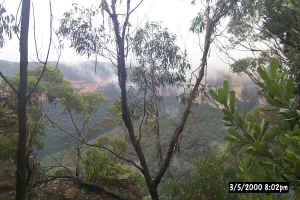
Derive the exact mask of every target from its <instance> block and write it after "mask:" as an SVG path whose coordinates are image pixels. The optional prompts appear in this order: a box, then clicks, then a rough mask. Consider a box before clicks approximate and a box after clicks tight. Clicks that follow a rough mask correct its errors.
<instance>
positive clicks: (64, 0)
mask: <svg viewBox="0 0 300 200" xmlns="http://www.w3.org/2000/svg"><path fill="white" fill-rule="evenodd" d="M0 1H2V2H4V6H5V7H6V9H7V11H8V13H12V14H15V13H16V12H17V9H18V5H19V2H20V0H4V1H3V0H0ZM32 2H33V4H34V8H35V16H36V24H37V27H36V33H37V41H38V50H39V51H40V52H41V55H42V56H41V58H45V54H46V50H47V45H48V41H49V3H48V2H49V1H48V0H32ZM73 2H77V3H78V4H82V3H84V6H86V7H87V6H90V5H96V4H95V3H96V2H99V0H98V1H97V0H84V1H83V0H81V1H80V0H52V10H53V16H54V30H55V29H57V27H58V24H59V19H60V18H61V17H62V14H63V13H64V12H65V11H68V10H70V9H71V7H72V3H73ZM137 2H138V1H137V0H133V1H132V3H133V4H135V3H137ZM200 6H201V5H196V6H195V5H192V4H191V0H144V3H143V4H142V5H141V7H140V8H139V9H137V10H136V12H135V13H134V14H133V15H132V16H131V19H130V21H131V23H132V24H135V25H143V24H144V23H145V22H146V21H161V22H162V24H163V26H165V27H167V28H168V29H169V30H170V32H172V33H175V34H176V35H177V44H178V45H179V46H181V47H182V48H185V49H187V51H188V54H189V58H190V60H191V62H192V64H193V65H194V66H197V65H198V64H199V60H200V56H201V50H200V48H199V46H198V37H197V36H195V35H193V34H192V33H191V32H189V26H190V24H191V20H192V19H193V17H195V16H196V15H197V13H198V12H199V11H200ZM32 25H33V21H32V18H31V26H32ZM32 30H33V29H32V28H31V29H30V33H29V34H30V41H29V42H30V43H29V45H30V49H29V59H30V60H36V55H35V50H34V40H33V31H32ZM55 43H56V41H55V39H54V44H55ZM0 59H5V60H11V61H18V60H19V52H18V40H17V39H16V38H15V39H13V40H11V41H7V42H6V44H5V47H4V48H3V49H0ZM56 59H57V51H56V49H55V46H52V49H51V55H50V60H56ZM91 59H93V58H91ZM84 60H87V58H86V57H81V56H79V55H77V54H76V53H75V52H74V51H73V50H72V49H69V48H65V49H64V51H63V53H62V57H61V61H62V62H73V63H74V62H80V61H84ZM209 64H210V65H211V68H214V69H224V67H225V66H226V64H225V63H224V62H222V59H220V54H219V53H217V51H216V50H215V49H213V50H212V53H211V57H210V59H209Z"/></svg>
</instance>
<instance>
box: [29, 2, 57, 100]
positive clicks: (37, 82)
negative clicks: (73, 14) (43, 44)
mask: <svg viewBox="0 0 300 200" xmlns="http://www.w3.org/2000/svg"><path fill="white" fill-rule="evenodd" d="M49 9H50V39H49V46H48V51H47V56H46V61H45V62H43V64H44V66H43V69H42V72H41V74H40V76H39V78H38V80H37V81H36V83H35V84H34V86H33V88H32V90H31V91H30V92H29V94H28V96H27V99H30V98H31V96H32V94H33V93H34V91H35V90H36V88H37V87H38V85H39V83H40V81H41V80H42V78H43V75H44V73H45V71H46V70H47V63H48V58H49V54H50V49H51V43H52V26H53V15H52V5H51V0H49ZM33 13H34V9H33ZM33 15H34V14H33ZM34 41H35V50H36V54H37V59H38V60H39V57H38V51H37V44H36V37H35V17H34ZM39 62H40V60H39Z"/></svg>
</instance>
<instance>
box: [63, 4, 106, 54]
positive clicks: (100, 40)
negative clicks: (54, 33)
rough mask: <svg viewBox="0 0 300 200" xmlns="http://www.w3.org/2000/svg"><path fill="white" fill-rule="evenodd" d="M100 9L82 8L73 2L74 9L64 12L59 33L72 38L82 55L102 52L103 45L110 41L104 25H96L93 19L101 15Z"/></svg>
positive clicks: (77, 50) (72, 43) (73, 45)
mask: <svg viewBox="0 0 300 200" xmlns="http://www.w3.org/2000/svg"><path fill="white" fill-rule="evenodd" d="M98 14H99V9H95V8H82V7H81V6H79V5H77V4H73V9H72V10H70V11H69V12H65V13H64V18H63V19H61V22H60V27H59V30H58V34H59V35H61V36H62V37H65V38H67V39H69V40H70V42H71V47H72V48H74V49H75V50H76V52H77V53H78V54H80V55H87V56H91V55H97V54H101V51H102V49H103V45H105V44H106V43H108V42H109V40H107V37H108V35H106V34H105V33H104V27H103V26H102V25H101V26H98V27H95V26H94V24H93V21H95V20H96V18H97V17H99V15H98Z"/></svg>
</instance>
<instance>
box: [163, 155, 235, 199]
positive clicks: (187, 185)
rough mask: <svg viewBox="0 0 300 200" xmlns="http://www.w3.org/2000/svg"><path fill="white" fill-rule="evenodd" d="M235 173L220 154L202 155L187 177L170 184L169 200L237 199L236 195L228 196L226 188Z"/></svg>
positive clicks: (233, 178)
mask: <svg viewBox="0 0 300 200" xmlns="http://www.w3.org/2000/svg"><path fill="white" fill-rule="evenodd" d="M235 171H236V169H234V168H233V167H232V166H230V165H228V164H227V161H226V159H225V157H224V155H222V154H221V153H219V154H215V153H209V154H208V155H203V156H202V158H200V159H199V160H198V161H197V164H196V168H195V169H194V170H193V172H192V173H191V174H190V175H189V176H187V177H185V178H184V180H181V181H178V182H173V183H172V182H171V184H170V190H171V191H170V197H169V199H180V200H189V199H198V200H205V199H211V200H213V199H216V200H217V199H218V200H219V199H220V200H221V199H226V200H227V199H238V196H237V195H236V194H229V193H228V189H227V188H226V186H227V185H228V182H229V181H232V180H236V175H235Z"/></svg>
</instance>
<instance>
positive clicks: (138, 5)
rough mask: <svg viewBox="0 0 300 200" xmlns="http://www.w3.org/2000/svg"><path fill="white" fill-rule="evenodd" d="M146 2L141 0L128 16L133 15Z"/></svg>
mask: <svg viewBox="0 0 300 200" xmlns="http://www.w3.org/2000/svg"><path fill="white" fill-rule="evenodd" d="M143 2H144V0H141V1H140V2H139V3H138V4H137V5H136V6H135V7H134V8H133V9H132V10H131V11H130V12H129V13H128V14H129V15H131V13H133V12H134V11H135V10H136V9H137V8H138V7H140V5H141V4H142V3H143Z"/></svg>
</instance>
